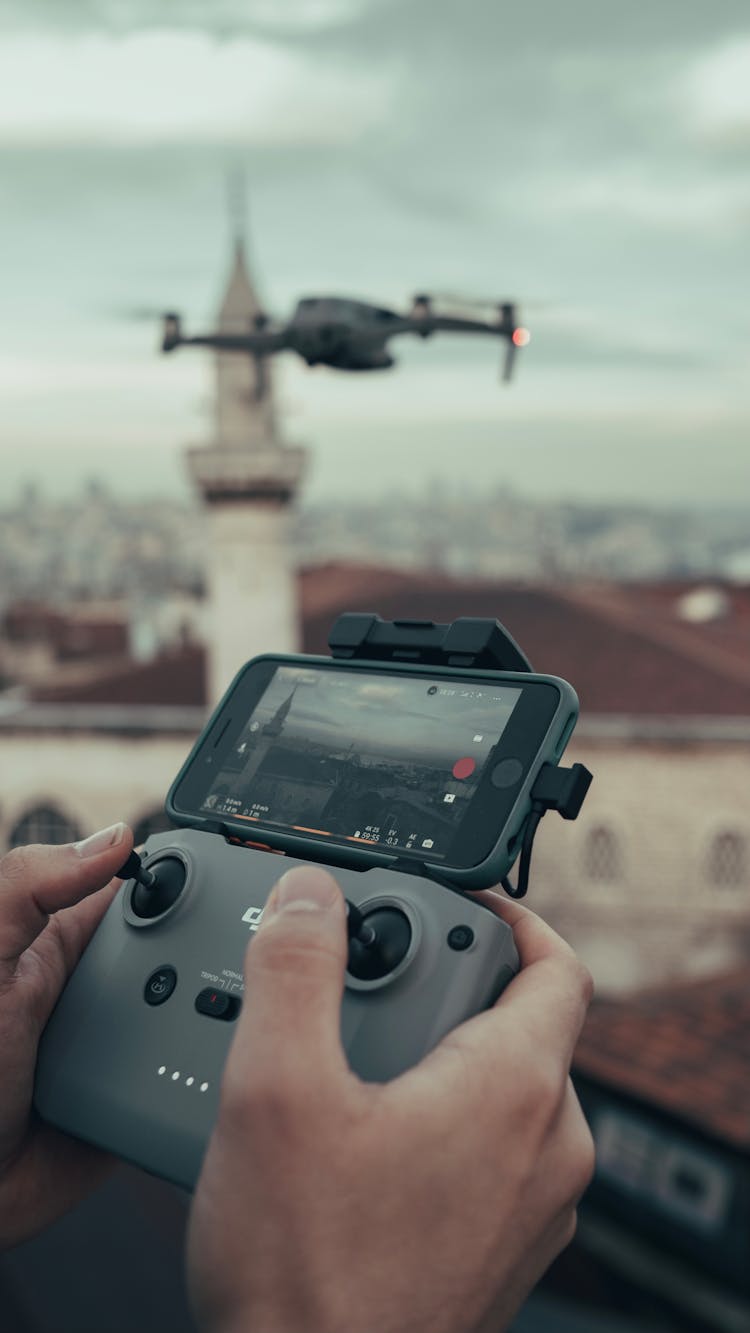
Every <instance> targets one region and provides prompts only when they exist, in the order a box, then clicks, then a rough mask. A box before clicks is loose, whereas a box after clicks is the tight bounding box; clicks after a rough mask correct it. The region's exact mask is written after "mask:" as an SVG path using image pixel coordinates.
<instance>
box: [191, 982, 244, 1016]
mask: <svg viewBox="0 0 750 1333" xmlns="http://www.w3.org/2000/svg"><path fill="white" fill-rule="evenodd" d="M195 1007H196V1009H197V1010H198V1013H199V1014H207V1015H208V1017H209V1018H223V1019H225V1020H226V1021H227V1022H230V1021H231V1020H232V1019H233V1018H236V1017H237V1014H238V1013H239V1009H240V1002H239V1000H238V999H237V998H236V996H234V995H227V993H226V991H224V990H214V989H213V988H212V987H211V986H208V987H207V988H206V990H202V991H201V992H200V995H197V996H196V999H195Z"/></svg>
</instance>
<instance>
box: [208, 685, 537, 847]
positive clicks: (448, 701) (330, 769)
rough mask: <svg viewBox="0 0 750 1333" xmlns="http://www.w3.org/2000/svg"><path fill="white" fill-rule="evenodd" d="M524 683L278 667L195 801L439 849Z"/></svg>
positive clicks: (218, 810)
mask: <svg viewBox="0 0 750 1333" xmlns="http://www.w3.org/2000/svg"><path fill="white" fill-rule="evenodd" d="M520 694H521V690H520V689H518V688H513V687H511V686H505V685H500V686H496V685H493V684H492V683H491V682H490V683H485V682H472V681H461V680H453V681H451V680H447V679H446V678H442V679H436V680H430V679H429V678H426V677H424V676H397V675H395V674H391V673H385V672H383V673H380V674H378V673H375V672H372V673H371V672H364V671H356V672H355V671H336V670H315V669H311V668H309V667H296V666H294V667H290V666H280V667H277V669H276V671H275V672H274V675H273V677H272V678H271V681H270V683H269V685H268V686H267V687H266V689H265V691H264V693H263V695H262V696H261V698H260V700H259V701H258V703H257V704H256V706H255V708H254V709H253V712H252V714H251V715H250V717H249V718H248V720H247V722H246V724H245V726H244V728H243V730H242V731H241V733H240V735H239V737H238V738H237V740H236V741H235V742H234V744H233V746H232V748H231V750H230V751H229V753H228V754H227V755H225V756H224V758H223V760H222V761H221V769H220V771H219V773H218V774H217V775H216V777H215V778H214V780H213V781H212V783H211V785H210V787H209V788H208V789H207V790H206V791H205V796H204V797H203V798H202V803H201V806H200V808H201V810H202V811H203V812H206V813H208V812H213V813H215V814H224V815H229V816H231V817H232V818H233V819H239V820H246V821H247V822H248V823H249V824H252V823H259V824H264V825H274V826H278V827H279V828H282V829H283V828H287V829H290V830H294V831H296V832H301V833H306V834H315V835H318V836H323V837H333V838H335V839H336V840H337V841H348V842H352V843H362V844H366V845H367V844H369V845H380V846H387V847H393V848H395V849H405V850H411V849H414V850H417V851H420V852H422V853H423V854H424V855H425V856H427V857H429V858H430V859H433V858H434V859H439V858H440V857H443V856H445V854H446V852H447V849H448V848H449V847H450V845H451V843H452V842H453V839H454V838H455V836H456V833H457V831H458V829H459V826H460V824H461V821H462V819H463V817H464V815H465V813H466V812H467V810H468V809H469V806H470V804H471V800H472V797H473V795H474V794H475V792H476V791H477V788H478V786H479V784H480V782H481V778H482V774H483V772H484V770H485V769H486V767H487V763H488V760H489V759H490V756H491V755H492V754H493V751H494V750H495V747H496V746H497V743H498V741H499V739H500V737H501V736H502V734H503V731H504V730H505V727H506V725H507V723H508V720H509V718H510V716H511V713H512V712H513V709H514V707H515V705H516V703H517V701H518V698H519V696H520Z"/></svg>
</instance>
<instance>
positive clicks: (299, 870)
mask: <svg viewBox="0 0 750 1333" xmlns="http://www.w3.org/2000/svg"><path fill="white" fill-rule="evenodd" d="M338 897H339V888H338V885H337V884H336V881H335V880H334V879H332V878H331V876H330V875H329V874H327V873H326V871H325V870H316V869H315V867H314V866H297V867H296V869H294V870H287V872H286V874H285V875H282V876H281V879H280V880H279V882H278V884H277V885H276V888H275V889H274V892H273V894H272V895H271V898H270V899H269V903H268V907H267V908H266V912H268V908H270V909H271V915H273V913H274V912H327V911H330V909H331V908H332V907H333V905H334V903H335V902H336V899H337V898H338Z"/></svg>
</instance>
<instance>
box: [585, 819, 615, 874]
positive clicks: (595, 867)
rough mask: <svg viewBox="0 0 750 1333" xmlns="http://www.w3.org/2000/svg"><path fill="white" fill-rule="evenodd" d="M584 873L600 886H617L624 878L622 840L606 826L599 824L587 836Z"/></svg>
mask: <svg viewBox="0 0 750 1333" xmlns="http://www.w3.org/2000/svg"><path fill="white" fill-rule="evenodd" d="M583 873H584V876H585V877H586V879H591V880H596V882H597V883H599V884H616V883H618V881H619V880H621V879H622V878H623V861H622V851H621V849H620V840H619V838H618V837H617V834H616V833H613V831H612V829H611V828H608V827H607V826H606V824H597V825H596V827H595V828H592V829H589V831H588V833H587V834H586V841H585V842H584V845H583Z"/></svg>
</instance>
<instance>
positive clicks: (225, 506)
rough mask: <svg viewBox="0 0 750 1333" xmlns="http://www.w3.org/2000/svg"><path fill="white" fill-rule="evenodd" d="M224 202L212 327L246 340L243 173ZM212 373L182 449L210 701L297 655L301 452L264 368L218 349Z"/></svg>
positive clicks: (255, 304) (252, 298)
mask: <svg viewBox="0 0 750 1333" xmlns="http://www.w3.org/2000/svg"><path fill="white" fill-rule="evenodd" d="M227 201H228V206H229V221H230V225H231V235H232V240H233V254H232V261H231V267H230V273H229V280H228V283H227V285H226V287H225V289H224V293H223V297H222V301H221V305H220V308H219V316H218V325H219V329H220V331H221V332H224V333H246V332H247V330H248V328H252V327H253V325H254V323H255V321H256V320H257V319H258V317H259V316H261V315H262V313H263V312H262V307H261V304H260V301H259V299H258V296H257V293H256V291H255V287H254V285H253V282H252V278H251V276H250V272H249V270H248V265H247V260H246V254H245V237H244V228H245V214H246V210H245V186H244V179H242V177H241V174H240V173H234V174H233V175H231V176H228V177H227ZM214 365H215V375H216V380H215V383H216V399H215V412H214V429H213V438H212V439H211V440H210V441H208V442H206V443H205V444H202V445H197V446H194V447H193V448H191V449H190V450H189V452H188V465H189V468H190V471H191V473H192V476H193V480H194V482H195V484H196V487H197V489H198V491H199V493H200V494H201V495H202V497H203V502H204V504H205V507H206V510H207V518H208V544H209V549H210V568H209V572H208V599H209V615H208V620H209V621H210V639H209V642H210V645H211V654H210V675H211V680H210V692H211V697H212V699H213V700H216V699H218V698H219V697H220V695H221V694H222V693H223V691H224V689H226V686H227V684H228V683H229V681H230V680H231V679H232V676H233V675H234V674H235V672H236V671H237V669H238V667H239V666H241V665H242V663H243V662H244V661H246V660H247V658H249V657H253V656H255V655H257V654H258V653H262V652H273V651H277V652H294V651H295V649H296V647H297V639H298V616H297V589H296V575H295V570H294V557H293V549H292V544H291V542H290V539H289V531H288V518H289V510H290V507H291V504H292V502H293V500H294V497H295V495H296V492H297V488H298V486H299V483H300V480H301V477H302V474H303V471H304V465H305V450H304V449H301V448H299V447H295V446H293V445H288V444H286V443H285V441H284V440H283V438H282V437H281V435H280V432H279V430H278V428H277V425H276V420H275V415H274V401H273V386H272V376H271V373H270V366H269V365H268V361H267V359H266V361H265V362H260V361H259V360H257V359H253V358H251V357H246V356H238V355H237V354H236V353H232V352H223V351H221V350H218V351H216V353H215V360H214ZM281 722H282V724H283V717H282V719H281Z"/></svg>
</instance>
